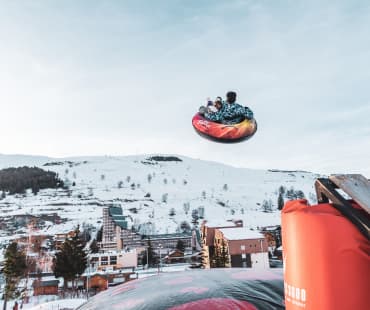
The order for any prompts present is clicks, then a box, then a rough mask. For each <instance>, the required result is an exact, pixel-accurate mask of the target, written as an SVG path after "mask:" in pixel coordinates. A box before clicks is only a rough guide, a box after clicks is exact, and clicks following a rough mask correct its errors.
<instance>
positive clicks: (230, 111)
mask: <svg viewBox="0 0 370 310" xmlns="http://www.w3.org/2000/svg"><path fill="white" fill-rule="evenodd" d="M199 113H200V114H202V115H204V117H205V118H206V119H208V120H210V121H212V122H216V123H223V124H237V123H240V122H242V121H243V120H244V119H249V120H250V119H253V112H252V110H251V109H249V108H248V107H243V106H242V105H240V104H238V103H236V92H233V91H229V92H228V93H227V94H226V101H225V102H223V104H222V107H221V108H220V110H218V111H217V112H213V113H212V112H211V113H210V112H209V111H208V110H206V109H202V108H201V109H200V110H199Z"/></svg>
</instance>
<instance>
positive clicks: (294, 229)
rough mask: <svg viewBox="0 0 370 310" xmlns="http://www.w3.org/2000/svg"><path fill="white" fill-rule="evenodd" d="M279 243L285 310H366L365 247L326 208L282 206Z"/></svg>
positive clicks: (369, 291)
mask: <svg viewBox="0 0 370 310" xmlns="http://www.w3.org/2000/svg"><path fill="white" fill-rule="evenodd" d="M355 207H356V206H355ZM282 238H283V253H284V268H285V274H284V287H285V304H286V309H287V310H300V309H305V310H318V309H319V310H321V309H322V310H350V309H356V310H368V309H370V242H369V240H368V239H366V238H365V237H364V236H363V235H362V234H361V233H360V232H359V230H358V229H357V228H356V227H355V226H354V225H353V224H352V223H351V222H350V221H349V220H348V219H346V218H345V217H344V216H342V214H341V213H340V212H339V211H337V210H336V209H335V208H334V207H333V206H332V205H331V204H319V205H315V206H309V205H307V201H306V200H298V201H290V202H287V203H286V205H285V206H284V208H283V210H282Z"/></svg>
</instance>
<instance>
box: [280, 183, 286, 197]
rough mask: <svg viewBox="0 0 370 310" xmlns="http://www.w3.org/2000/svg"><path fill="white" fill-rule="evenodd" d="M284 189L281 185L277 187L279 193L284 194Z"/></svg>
mask: <svg viewBox="0 0 370 310" xmlns="http://www.w3.org/2000/svg"><path fill="white" fill-rule="evenodd" d="M285 190H286V189H285V187H284V186H283V185H281V186H280V187H279V194H281V195H284V194H285Z"/></svg>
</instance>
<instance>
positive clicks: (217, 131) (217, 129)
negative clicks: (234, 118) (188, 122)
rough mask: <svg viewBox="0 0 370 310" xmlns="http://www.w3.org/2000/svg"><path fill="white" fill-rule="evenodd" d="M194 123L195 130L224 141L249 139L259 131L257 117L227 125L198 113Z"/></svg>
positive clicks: (232, 141) (218, 140) (207, 136)
mask: <svg viewBox="0 0 370 310" xmlns="http://www.w3.org/2000/svg"><path fill="white" fill-rule="evenodd" d="M192 124H193V127H194V129H195V131H196V132H197V133H198V134H200V135H201V136H202V137H205V138H207V139H210V140H213V141H217V142H224V143H234V142H241V141H244V140H248V139H249V138H251V137H252V136H253V135H254V134H255V133H256V131H257V123H256V121H255V119H252V120H248V119H245V120H244V121H242V122H241V123H237V124H232V125H227V124H220V123H215V122H211V121H209V120H207V119H206V118H205V117H203V116H202V115H200V114H199V113H197V114H196V115H195V116H194V117H193V120H192Z"/></svg>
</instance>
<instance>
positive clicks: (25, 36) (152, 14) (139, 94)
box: [0, 0, 370, 177]
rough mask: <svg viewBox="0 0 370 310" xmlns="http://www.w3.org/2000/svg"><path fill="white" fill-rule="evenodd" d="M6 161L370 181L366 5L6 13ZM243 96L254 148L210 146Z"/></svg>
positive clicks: (52, 1) (61, 6)
mask: <svg viewBox="0 0 370 310" xmlns="http://www.w3.org/2000/svg"><path fill="white" fill-rule="evenodd" d="M0 42H1V43H0V120H1V121H0V133H1V140H0V141H1V142H0V153H2V154H32V155H47V156H52V157H66V156H84V155H131V154H144V153H151V154H152V153H166V154H179V155H186V156H190V157H194V158H200V159H205V160H212V161H218V162H223V163H226V164H230V165H233V166H238V167H248V168H256V169H270V168H274V169H291V170H294V169H300V170H308V171H313V172H319V173H362V174H364V175H365V176H367V177H370V121H369V118H370V90H369V89H370V88H369V81H370V3H369V2H368V1H316V0H314V1H300V0H294V1H293V0H292V1H263V0H259V1H253V0H250V1H248V0H245V1H242V0H227V1H226V0H225V1H220V0H213V1H211V0H209V1H206V0H167V1H164V0H156V1H151V0H147V1H143V0H132V1H129V0H127V1H118V0H117V1H95V0H89V1H87V0H86V1H82V0H80V1H74V0H65V1H57V0H48V1H47V0H44V1H40V0H39V1H38V0H33V1H19V0H8V1H5V0H0ZM229 90H234V91H236V92H237V93H238V102H239V103H240V104H243V105H247V106H249V107H250V108H251V109H252V110H253V111H254V113H255V117H256V120H257V122H258V131H257V133H256V134H255V136H254V137H253V138H252V139H250V140H249V141H247V142H244V143H240V144H231V145H228V144H226V145H225V144H219V143H215V142H210V141H208V140H205V139H203V138H201V137H199V136H198V135H197V134H196V133H195V132H194V130H193V128H192V125H191V118H192V116H193V115H194V114H195V113H196V111H197V110H198V108H199V106H201V105H202V104H204V103H205V102H206V98H207V97H212V98H214V97H216V96H223V97H224V96H225V93H226V92H227V91H229Z"/></svg>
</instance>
